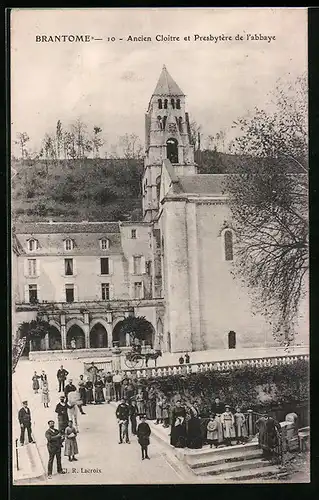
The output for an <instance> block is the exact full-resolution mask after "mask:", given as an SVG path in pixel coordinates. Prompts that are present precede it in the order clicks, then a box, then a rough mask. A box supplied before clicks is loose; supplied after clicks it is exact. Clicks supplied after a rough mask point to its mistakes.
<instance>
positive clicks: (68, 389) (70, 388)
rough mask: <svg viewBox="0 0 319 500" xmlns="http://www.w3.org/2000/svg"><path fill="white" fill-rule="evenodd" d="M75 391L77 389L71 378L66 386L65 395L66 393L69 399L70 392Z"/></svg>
mask: <svg viewBox="0 0 319 500" xmlns="http://www.w3.org/2000/svg"><path fill="white" fill-rule="evenodd" d="M73 391H76V387H75V385H74V384H73V380H72V379H71V378H70V380H69V382H68V383H67V384H66V386H65V388H64V395H65V398H66V400H68V394H69V392H73Z"/></svg>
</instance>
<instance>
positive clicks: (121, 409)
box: [115, 399, 130, 444]
mask: <svg viewBox="0 0 319 500" xmlns="http://www.w3.org/2000/svg"><path fill="white" fill-rule="evenodd" d="M115 414H116V418H117V422H118V424H119V438H120V439H119V444H122V443H123V441H124V440H125V442H126V443H128V444H130V440H129V435H128V421H129V415H130V409H129V406H128V405H127V404H126V403H125V401H124V399H122V400H121V401H120V404H119V405H118V407H117V408H116V412H115Z"/></svg>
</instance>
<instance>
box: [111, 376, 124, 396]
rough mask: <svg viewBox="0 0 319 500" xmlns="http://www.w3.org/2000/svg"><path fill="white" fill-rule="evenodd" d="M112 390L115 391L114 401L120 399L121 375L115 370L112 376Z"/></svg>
mask: <svg viewBox="0 0 319 500" xmlns="http://www.w3.org/2000/svg"><path fill="white" fill-rule="evenodd" d="M113 383H114V391H115V401H119V400H120V399H121V389H122V375H121V374H120V373H119V371H118V370H116V372H115V374H114V376H113Z"/></svg>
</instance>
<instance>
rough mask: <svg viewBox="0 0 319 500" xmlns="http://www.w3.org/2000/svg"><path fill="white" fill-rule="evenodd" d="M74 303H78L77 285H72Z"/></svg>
mask: <svg viewBox="0 0 319 500" xmlns="http://www.w3.org/2000/svg"><path fill="white" fill-rule="evenodd" d="M74 302H79V292H78V286H77V285H74Z"/></svg>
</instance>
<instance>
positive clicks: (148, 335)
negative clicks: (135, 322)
mask: <svg viewBox="0 0 319 500" xmlns="http://www.w3.org/2000/svg"><path fill="white" fill-rule="evenodd" d="M122 323H123V321H119V322H118V323H117V324H116V325H115V327H114V328H113V333H112V339H113V342H119V345H120V347H125V346H126V345H127V344H126V335H125V333H124V332H123V331H122ZM146 323H147V324H148V325H149V326H150V328H149V331H146V332H145V333H144V334H143V332H140V333H141V338H142V340H143V341H145V344H149V345H151V346H153V345H154V340H155V329H154V327H153V325H152V323H150V322H149V321H146Z"/></svg>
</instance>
